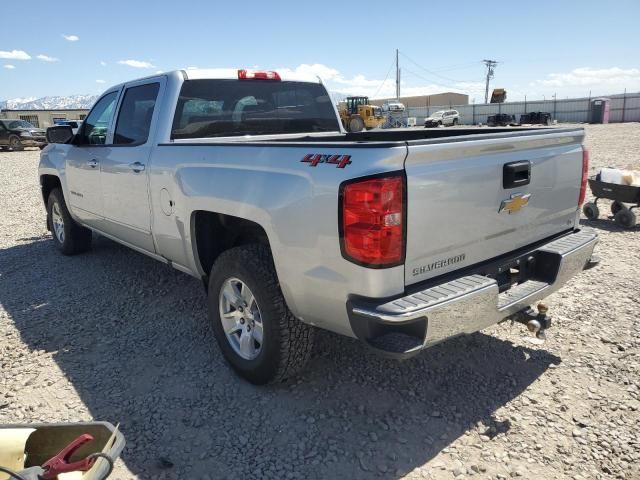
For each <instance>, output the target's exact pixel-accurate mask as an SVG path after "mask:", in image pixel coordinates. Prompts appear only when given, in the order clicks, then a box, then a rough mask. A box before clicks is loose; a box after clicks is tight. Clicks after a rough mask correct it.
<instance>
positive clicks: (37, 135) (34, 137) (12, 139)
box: [0, 119, 47, 150]
mask: <svg viewBox="0 0 640 480" xmlns="http://www.w3.org/2000/svg"><path fill="white" fill-rule="evenodd" d="M46 144H47V140H46V138H45V131H44V130H43V129H41V128H36V127H34V126H33V125H31V124H30V123H29V122H27V121H26V120H20V119H8V120H7V119H3V120H0V149H5V148H9V149H11V150H22V149H23V148H25V147H40V148H44V147H45V145H46Z"/></svg>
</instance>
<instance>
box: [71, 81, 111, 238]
mask: <svg viewBox="0 0 640 480" xmlns="http://www.w3.org/2000/svg"><path fill="white" fill-rule="evenodd" d="M118 93H119V90H115V91H112V92H107V93H106V94H105V95H104V96H103V97H102V98H100V100H98V101H97V102H96V104H95V105H94V107H93V108H92V109H91V112H89V115H88V116H87V118H86V120H85V122H84V124H83V126H82V129H81V130H80V132H79V133H78V136H77V137H76V139H75V141H74V142H73V145H70V146H69V150H68V153H67V157H66V165H65V175H66V183H67V192H66V194H67V197H68V198H66V201H67V204H68V205H70V206H71V211H72V212H73V214H74V215H76V217H78V218H79V219H80V220H81V221H82V222H83V223H86V224H88V225H91V226H93V227H96V228H100V227H101V225H100V223H101V222H100V221H101V218H102V210H103V208H102V187H101V184H100V159H101V157H102V156H103V154H104V152H105V150H107V149H108V148H109V146H108V145H107V137H108V136H109V133H110V128H111V123H112V120H113V114H114V112H115V106H116V101H117V99H118Z"/></svg>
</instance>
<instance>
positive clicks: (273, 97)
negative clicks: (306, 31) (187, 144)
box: [171, 80, 340, 139]
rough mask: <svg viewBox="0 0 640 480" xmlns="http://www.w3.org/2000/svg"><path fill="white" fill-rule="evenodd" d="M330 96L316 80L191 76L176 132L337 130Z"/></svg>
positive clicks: (176, 119)
mask: <svg viewBox="0 0 640 480" xmlns="http://www.w3.org/2000/svg"><path fill="white" fill-rule="evenodd" d="M339 130H340V126H339V125H338V119H337V117H336V114H335V110H334V108H333V105H332V103H331V98H330V97H329V95H328V94H327V91H326V89H325V88H324V87H323V86H322V85H320V84H316V83H304V82H280V81H264V80H187V81H185V82H184V85H183V86H182V90H181V92H180V97H179V99H178V103H177V106H176V112H175V116H174V119H173V128H172V132H171V138H173V139H185V138H211V137H228V136H237V135H271V134H281V133H311V132H337V131H339Z"/></svg>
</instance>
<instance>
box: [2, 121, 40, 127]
mask: <svg viewBox="0 0 640 480" xmlns="http://www.w3.org/2000/svg"><path fill="white" fill-rule="evenodd" d="M8 128H36V127H34V126H33V125H31V124H30V123H29V122H25V121H24V120H13V121H12V122H9V127H8Z"/></svg>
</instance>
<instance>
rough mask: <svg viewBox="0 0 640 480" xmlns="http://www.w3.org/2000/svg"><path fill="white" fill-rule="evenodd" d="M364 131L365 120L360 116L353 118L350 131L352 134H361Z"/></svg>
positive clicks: (350, 121)
mask: <svg viewBox="0 0 640 480" xmlns="http://www.w3.org/2000/svg"><path fill="white" fill-rule="evenodd" d="M362 130H364V120H362V117H360V116H353V117H351V119H350V120H349V131H350V132H361V131H362Z"/></svg>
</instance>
